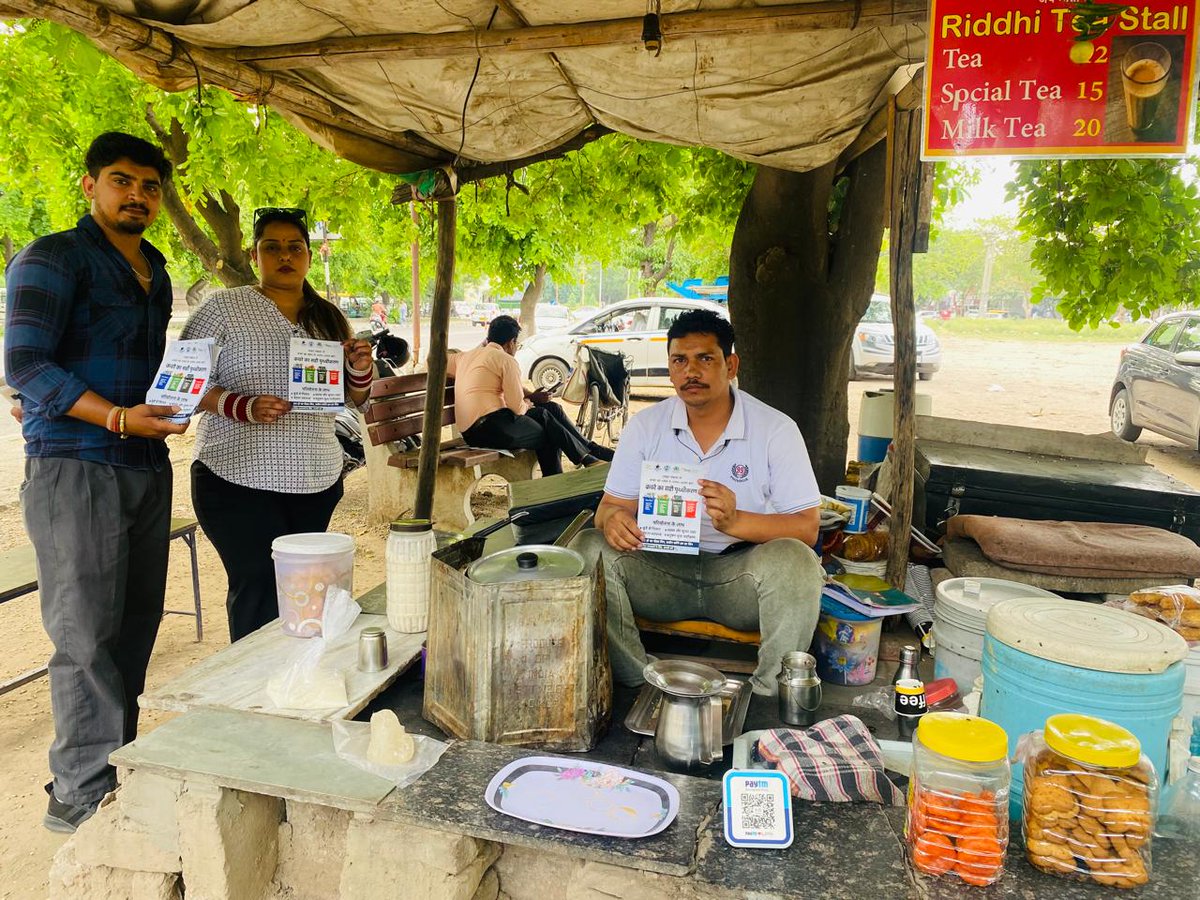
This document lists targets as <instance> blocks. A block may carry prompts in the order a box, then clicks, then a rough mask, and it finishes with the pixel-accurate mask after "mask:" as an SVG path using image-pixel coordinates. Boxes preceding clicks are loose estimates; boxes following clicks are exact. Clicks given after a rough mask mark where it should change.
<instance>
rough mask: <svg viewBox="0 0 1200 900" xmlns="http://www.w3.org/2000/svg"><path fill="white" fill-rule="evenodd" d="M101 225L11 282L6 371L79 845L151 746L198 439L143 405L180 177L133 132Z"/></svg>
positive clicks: (56, 763) (124, 142) (41, 256)
mask: <svg viewBox="0 0 1200 900" xmlns="http://www.w3.org/2000/svg"><path fill="white" fill-rule="evenodd" d="M85 162H86V165H87V174H86V175H84V176H83V179H82V183H81V184H82V188H83V194H84V196H85V197H86V198H87V199H88V200H89V201H90V202H91V211H90V212H89V214H88V215H86V216H84V217H83V218H82V219H80V220H79V222H78V223H77V224H76V226H75V227H74V228H72V229H70V230H68V231H62V232H59V233H58V234H52V235H49V236H48V237H44V238H39V239H38V240H36V241H34V242H33V243H31V244H30V245H29V246H27V247H26V248H25V249H23V250H22V251H21V252H20V253H19V254H17V256H16V257H15V258H14V259H13V260H12V262H11V263H10V264H9V267H8V273H7V281H8V314H7V317H6V321H5V347H4V354H5V355H4V364H5V369H6V374H7V378H8V382H9V384H11V385H12V386H13V387H14V388H15V389H16V390H18V391H19V392H20V394H21V398H22V409H23V412H24V419H23V422H22V430H23V433H24V437H25V453H26V460H25V482H24V484H22V486H21V504H22V507H23V509H24V513H25V527H26V529H27V530H28V532H29V537H30V539H31V540H32V541H33V546H34V549H35V551H36V553H37V574H38V588H39V591H40V593H41V602H42V622H43V624H44V625H45V628H46V632H47V634H49V636H50V639H51V641H52V642H53V643H54V653H53V655H52V656H51V657H50V664H49V668H50V702H51V706H52V708H53V711H54V743H53V744H52V745H51V747H50V771H51V773H52V774H53V779H54V780H53V782H52V783H51V784H50V785H47V792H48V793H49V794H50V801H49V808H48V809H47V812H46V816H45V818H44V819H43V824H45V826H46V827H47V828H49V829H51V830H52V831H61V832H73V831H74V830H75V828H76V826H78V825H79V823H80V822H82V821H83V820H85V819H86V818H88V817H89V816H90V815H91V814H92V813H93V812H94V811H95V809H96V806H97V805H98V804H99V802H100V800H101V799H102V798H103V797H104V795H105V794H106V793H107V792H108V791H110V790H112V789H113V787H114V786H115V785H116V775H115V772H114V771H113V768H112V766H110V765H109V764H108V756H109V754H110V753H111V752H112V751H113V750H115V749H117V748H118V747H120V746H121V745H123V744H125V743H127V742H129V741H131V740H133V738H134V736H135V735H136V733H137V714H138V706H137V698H138V695H139V694H140V693H141V692H142V688H143V686H144V684H145V679H146V666H147V664H148V663H149V661H150V652H151V650H152V649H153V648H154V640H155V638H156V637H157V635H158V624H159V620H160V619H161V618H162V610H163V596H164V594H165V593H166V579H167V546H168V543H169V533H170V523H171V466H170V462H169V460H168V459H167V448H166V445H165V444H164V443H163V440H164V438H166V437H167V435H169V434H179V433H181V432H183V431H185V430H186V428H187V425H186V424H185V425H177V424H174V423H172V422H170V421H168V420H166V419H164V418H161V417H162V416H168V415H171V414H172V413H174V412H177V411H178V408H177V407H168V406H148V405H147V404H146V403H144V402H142V401H143V398H145V396H146V390H147V389H148V388H149V387H150V382H151V380H152V377H153V375H154V374H155V372H156V371H157V369H158V366H159V364H160V363H161V362H162V357H163V352H164V350H165V348H166V336H167V323H168V321H169V320H170V317H171V282H170V279H169V278H168V277H167V271H166V267H165V264H164V259H163V256H162V254H161V253H159V252H158V250H156V249H155V248H154V247H153V246H151V245H150V244H149V243H148V242H147V241H145V240H143V239H142V232H144V231H145V230H146V228H147V227H148V226H149V225H150V223H151V222H153V221H154V219H155V218H156V217H157V216H158V210H159V205H160V203H161V201H162V191H163V186H164V182H165V181H166V179H167V178H169V177H170V174H171V164H170V162H168V161H167V159H166V157H165V156H164V155H163V152H162V150H161V149H159V148H158V147H156V146H154V145H153V144H150V143H148V142H147V141H144V140H142V139H141V138H136V137H133V136H132V135H128V134H122V133H120V132H108V133H106V134H102V135H100V137H98V138H96V140H95V141H93V142H92V145H91V147H89V148H88V151H87V156H86V158H85Z"/></svg>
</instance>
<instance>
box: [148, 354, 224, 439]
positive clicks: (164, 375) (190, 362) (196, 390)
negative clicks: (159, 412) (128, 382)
mask: <svg viewBox="0 0 1200 900" xmlns="http://www.w3.org/2000/svg"><path fill="white" fill-rule="evenodd" d="M220 355H221V348H220V347H219V346H218V345H217V342H216V341H215V340H214V339H213V338H200V339H199V340H194V341H172V342H171V343H170V344H168V345H167V352H166V353H164V354H163V360H162V363H161V364H160V365H159V367H158V372H157V373H156V374H155V376H154V380H153V381H152V382H151V384H150V390H148V391H146V402H147V403H149V404H151V405H154V406H178V407H179V412H177V413H176V414H175V415H173V416H164V418H166V419H168V420H170V421H172V422H186V421H187V420H188V419H190V418H191V417H192V416H193V415H194V414H195V412H196V407H198V406H199V405H200V401H201V400H203V399H204V395H205V394H206V393H207V392H208V388H209V387H210V386H211V381H212V370H213V367H214V366H215V365H216V364H217V357H218V356H220Z"/></svg>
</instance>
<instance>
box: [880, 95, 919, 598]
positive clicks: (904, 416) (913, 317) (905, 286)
mask: <svg viewBox="0 0 1200 900" xmlns="http://www.w3.org/2000/svg"><path fill="white" fill-rule="evenodd" d="M892 108H893V110H894V112H893V116H892V122H893V124H894V130H893V132H892V133H891V134H890V135H889V137H888V144H889V146H890V147H891V148H892V150H893V153H892V160H891V168H890V170H889V171H890V174H891V179H890V188H891V190H890V194H889V201H890V204H891V229H890V235H889V238H888V240H889V244H890V246H891V260H890V264H891V279H890V281H891V295H892V322H893V323H894V324H893V328H894V329H895V344H896V364H895V373H894V374H893V376H892V384H893V385H894V387H895V390H896V404H895V406H896V408H895V419H894V422H893V434H894V437H893V438H892V446H891V448H890V449H889V451H888V454H889V457H890V459H891V461H892V496H891V498H890V500H891V505H892V518H891V525H890V527H891V531H892V534H895V535H905V536H906V537H907V535H908V533H909V529H910V528H911V527H912V516H913V479H914V465H915V460H916V412H915V407H916V399H917V312H916V306H915V303H914V301H913V281H912V254H913V247H914V245H915V244H916V242H917V235H918V228H919V220H920V205H921V194H922V188H921V177H922V175H923V174H924V173H925V171H926V170H925V167H923V166H922V165H921V112H920V109H912V110H899V109H896V108H895V106H894V105H893V107H892ZM907 576H908V541H907V540H894V541H892V542H891V546H890V548H889V551H888V564H887V575H886V578H887V581H888V582H889V583H890V584H892V585H893V586H895V587H897V588H899V589H900V590H904V582H905V580H906V578H907Z"/></svg>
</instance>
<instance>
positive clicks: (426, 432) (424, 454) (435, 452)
mask: <svg viewBox="0 0 1200 900" xmlns="http://www.w3.org/2000/svg"><path fill="white" fill-rule="evenodd" d="M457 226H458V200H456V199H455V200H443V201H441V202H440V203H438V205H437V277H436V280H435V282H434V287H433V309H432V310H431V315H430V317H429V352H428V353H427V354H426V356H425V371H426V372H427V373H428V374H429V380H428V387H427V388H426V391H425V421H424V428H423V429H422V431H421V452H420V454H419V455H418V457H417V497H416V500H415V502H414V503H413V509H414V515H415V516H416V517H417V518H418V519H428V518H430V516H431V515H432V514H433V485H434V479H435V478H436V477H437V467H438V457H439V456H440V455H441V445H442V405H443V403H444V402H445V399H446V347H447V344H448V332H449V330H450V289H451V287H452V286H453V284H454V237H455V232H456V230H457Z"/></svg>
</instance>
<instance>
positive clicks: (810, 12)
mask: <svg viewBox="0 0 1200 900" xmlns="http://www.w3.org/2000/svg"><path fill="white" fill-rule="evenodd" d="M928 18H929V7H928V3H927V0H855V2H850V0H824V2H814V3H793V4H788V5H786V6H755V7H735V8H733V9H716V10H699V11H693V12H680V13H666V14H663V15H662V17H661V20H660V21H661V29H662V34H663V40H664V45H665V46H666V47H670V45H671V42H672V41H678V40H681V39H685V38H688V39H694V38H706V37H721V36H726V35H738V36H745V37H754V36H756V35H769V34H779V33H782V32H793V33H799V32H806V31H821V30H829V29H843V30H848V29H852V28H853V29H856V30H862V31H866V30H868V29H871V28H879V27H885V26H889V25H911V24H923V23H925V22H926V21H928ZM641 42H642V17H641V16H636V17H630V18H624V19H608V20H600V21H592V22H570V23H561V24H551V25H531V26H527V27H522V28H499V29H488V30H484V29H479V28H472V29H463V30H459V31H449V32H440V33H437V34H419V33H410V34H378V35H364V36H357V37H339V38H325V39H323V40H319V41H302V42H299V43H293V44H278V45H276V46H273V47H243V48H241V49H238V50H237V51H235V53H234V56H235V58H236V59H238V60H240V61H242V62H252V63H253V64H254V65H255V67H256V68H259V69H263V70H278V69H292V68H297V67H302V68H312V67H316V66H329V65H333V63H334V62H335V61H336V60H337V59H339V58H341V57H347V56H349V57H353V58H354V59H356V60H370V59H395V60H410V59H447V58H453V57H469V58H472V59H474V58H477V57H480V56H487V55H491V54H499V53H553V52H559V51H563V50H576V49H581V48H591V47H608V46H614V45H626V46H636V45H640V44H641ZM688 52H689V53H690V52H691V50H688Z"/></svg>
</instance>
